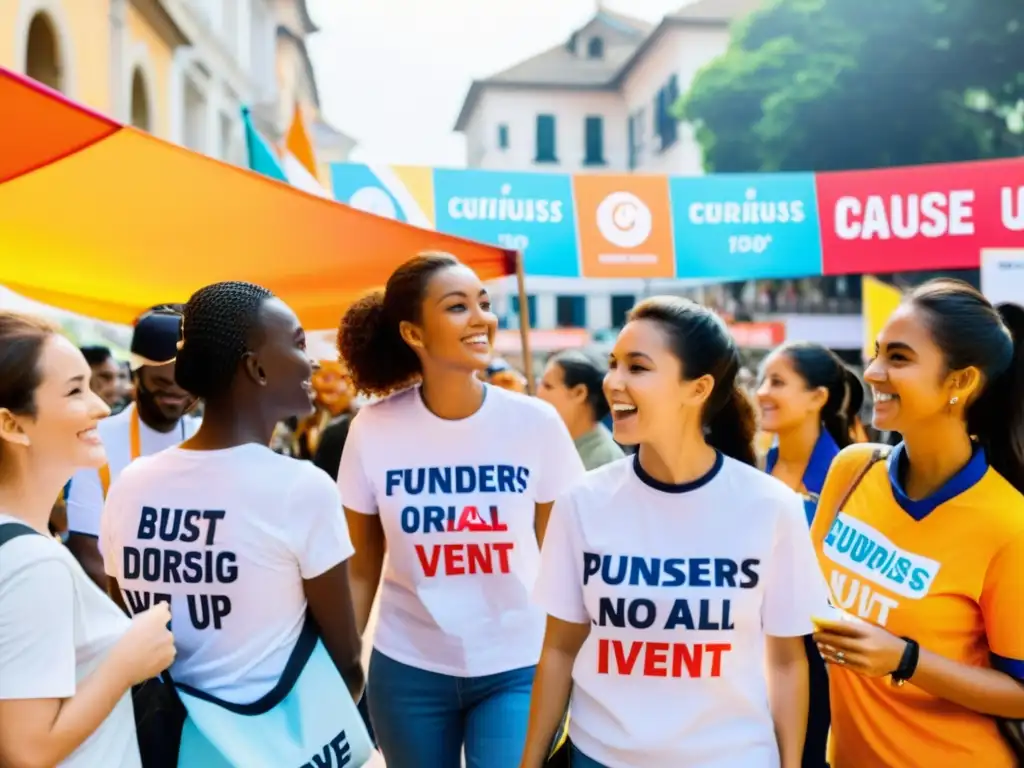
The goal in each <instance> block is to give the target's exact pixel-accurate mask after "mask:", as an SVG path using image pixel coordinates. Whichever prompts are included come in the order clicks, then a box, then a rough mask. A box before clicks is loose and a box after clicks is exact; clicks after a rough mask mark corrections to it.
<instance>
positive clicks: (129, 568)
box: [102, 282, 363, 768]
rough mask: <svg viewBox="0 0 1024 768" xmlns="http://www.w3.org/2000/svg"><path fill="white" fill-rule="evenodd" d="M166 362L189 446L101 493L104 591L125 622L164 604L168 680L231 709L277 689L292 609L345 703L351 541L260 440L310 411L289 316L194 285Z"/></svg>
mask: <svg viewBox="0 0 1024 768" xmlns="http://www.w3.org/2000/svg"><path fill="white" fill-rule="evenodd" d="M176 362H177V365H176V369H175V376H176V378H177V380H178V382H179V384H180V386H181V387H182V388H183V389H187V391H190V392H193V393H195V394H196V395H197V396H198V397H201V398H203V400H204V401H205V402H206V413H205V417H204V419H203V422H202V425H201V426H200V428H199V431H198V432H196V434H195V435H194V436H193V437H191V438H189V439H188V440H186V441H185V442H184V443H182V444H181V445H180V446H175V447H172V448H168V449H166V450H163V451H161V452H160V453H157V454H155V455H151V456H145V457H142V458H141V459H139V460H137V461H135V462H133V464H132V465H131V466H130V467H127V468H126V469H125V470H124V471H123V472H122V473H121V476H120V477H119V478H118V480H117V481H115V483H114V484H113V486H111V489H110V495H109V497H108V498H107V505H106V509H105V510H104V513H103V523H102V537H103V539H102V543H103V555H104V559H105V566H106V570H107V574H108V575H109V577H110V579H111V584H110V587H111V590H110V591H111V594H112V595H114V596H115V599H117V600H118V601H119V602H120V603H121V604H122V605H124V606H126V608H127V609H128V610H129V611H130V612H131V613H133V614H134V613H136V612H138V611H139V610H141V609H142V608H143V607H144V606H145V604H146V603H148V601H149V596H150V594H151V593H156V594H163V595H167V596H168V597H169V599H170V603H171V610H172V613H173V616H174V628H175V635H176V643H177V647H178V653H179V656H178V658H177V660H176V661H175V663H174V666H173V667H172V668H171V673H172V675H173V676H174V680H175V682H176V683H182V684H185V685H189V686H192V687H193V688H197V689H199V690H200V691H202V692H203V693H204V694H206V695H208V696H212V697H216V698H217V699H220V700H222V701H226V702H229V703H231V704H250V703H253V702H255V701H257V700H260V699H262V698H263V697H264V696H266V694H267V693H268V692H270V691H271V690H272V689H273V688H274V687H275V686H276V685H277V684H278V681H279V680H280V679H281V677H282V673H283V672H284V670H285V666H286V664H287V662H288V660H289V658H290V657H291V655H292V652H293V651H294V649H295V647H296V644H297V642H298V641H299V638H300V636H301V635H302V634H303V630H304V627H305V626H306V625H307V615H308V616H310V617H311V618H312V619H313V621H314V622H315V625H316V628H317V630H318V632H319V637H320V639H321V640H322V641H323V645H324V648H325V649H326V650H327V652H328V654H329V655H330V657H331V659H332V660H333V661H334V664H335V667H336V668H337V670H338V673H339V674H340V676H341V678H342V679H343V680H344V681H345V683H346V685H347V687H348V689H349V690H350V691H351V693H352V695H353V698H354V699H358V698H359V695H360V693H361V691H362V688H363V670H362V666H361V664H360V642H359V635H358V633H357V632H356V630H355V622H354V619H353V615H352V603H351V597H350V595H351V590H350V589H349V582H348V567H347V562H346V561H347V560H348V558H349V556H350V555H351V554H352V543H351V541H350V539H349V536H348V530H347V529H346V527H345V518H344V515H343V513H342V508H341V499H339V497H338V489H337V487H336V486H335V485H334V483H332V482H331V481H330V479H329V478H328V477H326V476H325V475H324V474H323V473H322V472H321V471H320V470H318V469H316V468H315V467H314V466H313V465H312V464H310V463H309V462H306V461H295V460H293V459H290V458H286V457H282V456H279V455H277V454H275V453H274V452H273V451H271V450H270V448H269V445H268V444H269V442H270V434H271V432H272V431H273V429H274V425H275V424H276V423H278V422H279V421H280V420H281V419H283V418H286V417H288V416H291V415H295V414H301V415H302V416H306V415H307V414H309V413H310V412H311V411H312V409H313V392H312V385H311V383H310V378H311V376H312V372H313V369H312V361H311V360H310V359H309V356H308V355H307V354H306V338H305V333H304V331H303V329H302V327H301V325H300V324H299V321H298V318H297V317H296V316H295V313H294V312H292V310H291V309H290V308H289V307H288V306H287V305H286V304H285V303H284V302H282V301H281V300H280V299H277V298H275V297H274V296H273V295H272V294H271V293H270V292H269V291H267V290H266V289H264V288H261V287H260V286H257V285H252V284H250V283H242V282H225V283H216V284H214V285H209V286H206V287H205V288H202V289H200V290H199V291H197V292H196V293H195V294H193V295H192V297H191V298H190V299H189V302H188V304H186V305H185V309H184V322H183V334H182V344H181V349H180V350H179V351H178V356H177V361H176ZM200 511H201V512H200ZM140 551H141V552H145V553H146V555H147V556H150V553H154V554H156V555H159V556H160V557H161V562H163V563H164V564H165V566H164V567H163V568H159V569H157V572H156V573H153V572H152V571H151V570H149V565H148V563H149V562H150V561H149V560H146V561H145V562H140V561H139V560H137V559H136V560H134V561H133V560H132V558H131V556H130V555H131V553H132V552H136V553H137V552H140ZM174 563H179V564H181V563H184V565H182V566H180V568H181V572H180V573H179V571H178V566H175V565H173V564H174ZM190 574H191V575H190ZM210 593H212V595H211V594H210ZM197 768H198V767H197Z"/></svg>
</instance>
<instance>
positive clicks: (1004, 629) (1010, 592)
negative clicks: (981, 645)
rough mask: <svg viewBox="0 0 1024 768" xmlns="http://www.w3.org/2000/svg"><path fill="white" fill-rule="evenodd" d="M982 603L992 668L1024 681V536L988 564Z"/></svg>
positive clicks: (1012, 542)
mask: <svg viewBox="0 0 1024 768" xmlns="http://www.w3.org/2000/svg"><path fill="white" fill-rule="evenodd" d="M980 603H981V615H982V616H983V617H984V620H985V634H986V636H987V637H988V647H989V650H990V651H991V652H992V666H994V667H995V668H996V669H1000V670H1002V671H1003V672H1005V673H1006V674H1008V675H1010V676H1011V677H1014V678H1016V679H1018V680H1021V681H1024V533H1020V534H1017V536H1016V537H1015V538H1014V539H1013V540H1012V541H1010V542H1009V543H1008V544H1004V545H1003V548H1002V549H1001V550H1000V551H999V554H997V555H996V557H995V558H994V559H993V560H992V562H991V563H990V564H989V567H988V572H987V573H986V574H985V582H984V584H983V585H982V589H981V600H980Z"/></svg>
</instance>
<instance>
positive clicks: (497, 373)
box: [483, 358, 527, 394]
mask: <svg viewBox="0 0 1024 768" xmlns="http://www.w3.org/2000/svg"><path fill="white" fill-rule="evenodd" d="M483 380H484V381H486V382H487V383H488V384H493V385H494V386H496V387H501V388H502V389H507V390H508V391H509V392H519V393H520V394H526V391H527V381H526V377H525V376H523V374H521V373H520V372H519V371H517V370H516V369H515V368H513V367H512V366H511V365H509V364H508V362H507V361H505V360H502V359H501V358H496V359H494V360H492V361H491V363H490V364H489V365H488V366H487V368H486V369H484V371H483Z"/></svg>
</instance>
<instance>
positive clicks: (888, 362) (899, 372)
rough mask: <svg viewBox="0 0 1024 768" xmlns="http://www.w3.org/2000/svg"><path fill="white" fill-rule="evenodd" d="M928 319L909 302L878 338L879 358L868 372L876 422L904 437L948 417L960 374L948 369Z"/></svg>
mask: <svg viewBox="0 0 1024 768" xmlns="http://www.w3.org/2000/svg"><path fill="white" fill-rule="evenodd" d="M926 320H927V317H926V314H925V312H924V311H923V310H921V309H920V308H918V307H915V306H914V305H913V304H911V303H906V304H903V305H901V306H900V307H899V308H898V309H897V310H896V311H895V312H894V313H893V314H892V316H891V317H890V318H889V322H887V323H886V324H885V327H884V328H883V329H882V332H881V333H879V334H878V340H877V343H876V345H875V350H876V351H875V359H874V360H872V361H871V364H870V365H869V366H868V367H867V370H865V371H864V381H865V382H867V384H868V385H870V386H871V390H872V394H873V396H874V410H873V413H872V422H873V423H874V425H875V427H876V428H877V429H880V430H890V431H893V432H899V433H900V434H905V433H906V432H908V431H911V432H912V431H914V429H915V427H916V426H918V425H920V424H922V423H927V422H928V421H929V420H932V419H935V418H937V417H943V416H948V415H949V411H950V407H949V405H950V403H949V401H950V399H951V397H952V394H953V393H954V392H956V391H957V390H956V383H957V382H956V379H957V375H956V374H957V372H950V371H948V370H947V368H946V362H945V357H944V355H943V353H942V350H941V349H940V348H939V347H938V346H937V345H936V343H935V341H934V339H933V338H932V335H931V332H930V331H929V329H928V324H927V322H926Z"/></svg>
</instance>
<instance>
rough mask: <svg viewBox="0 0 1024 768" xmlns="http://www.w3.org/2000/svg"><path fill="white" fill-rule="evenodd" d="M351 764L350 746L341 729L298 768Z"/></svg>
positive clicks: (341, 767)
mask: <svg viewBox="0 0 1024 768" xmlns="http://www.w3.org/2000/svg"><path fill="white" fill-rule="evenodd" d="M351 764H352V746H351V745H350V744H349V743H348V737H347V736H346V735H345V732H344V731H342V732H341V733H339V734H338V735H337V736H335V737H334V738H333V739H331V740H330V741H329V742H327V743H326V744H324V746H323V747H322V748H321V749H320V751H319V752H317V753H316V754H314V755H313V756H312V757H311V758H309V760H308V761H307V762H305V763H303V764H302V765H301V766H299V768H345V766H347V765H351Z"/></svg>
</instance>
